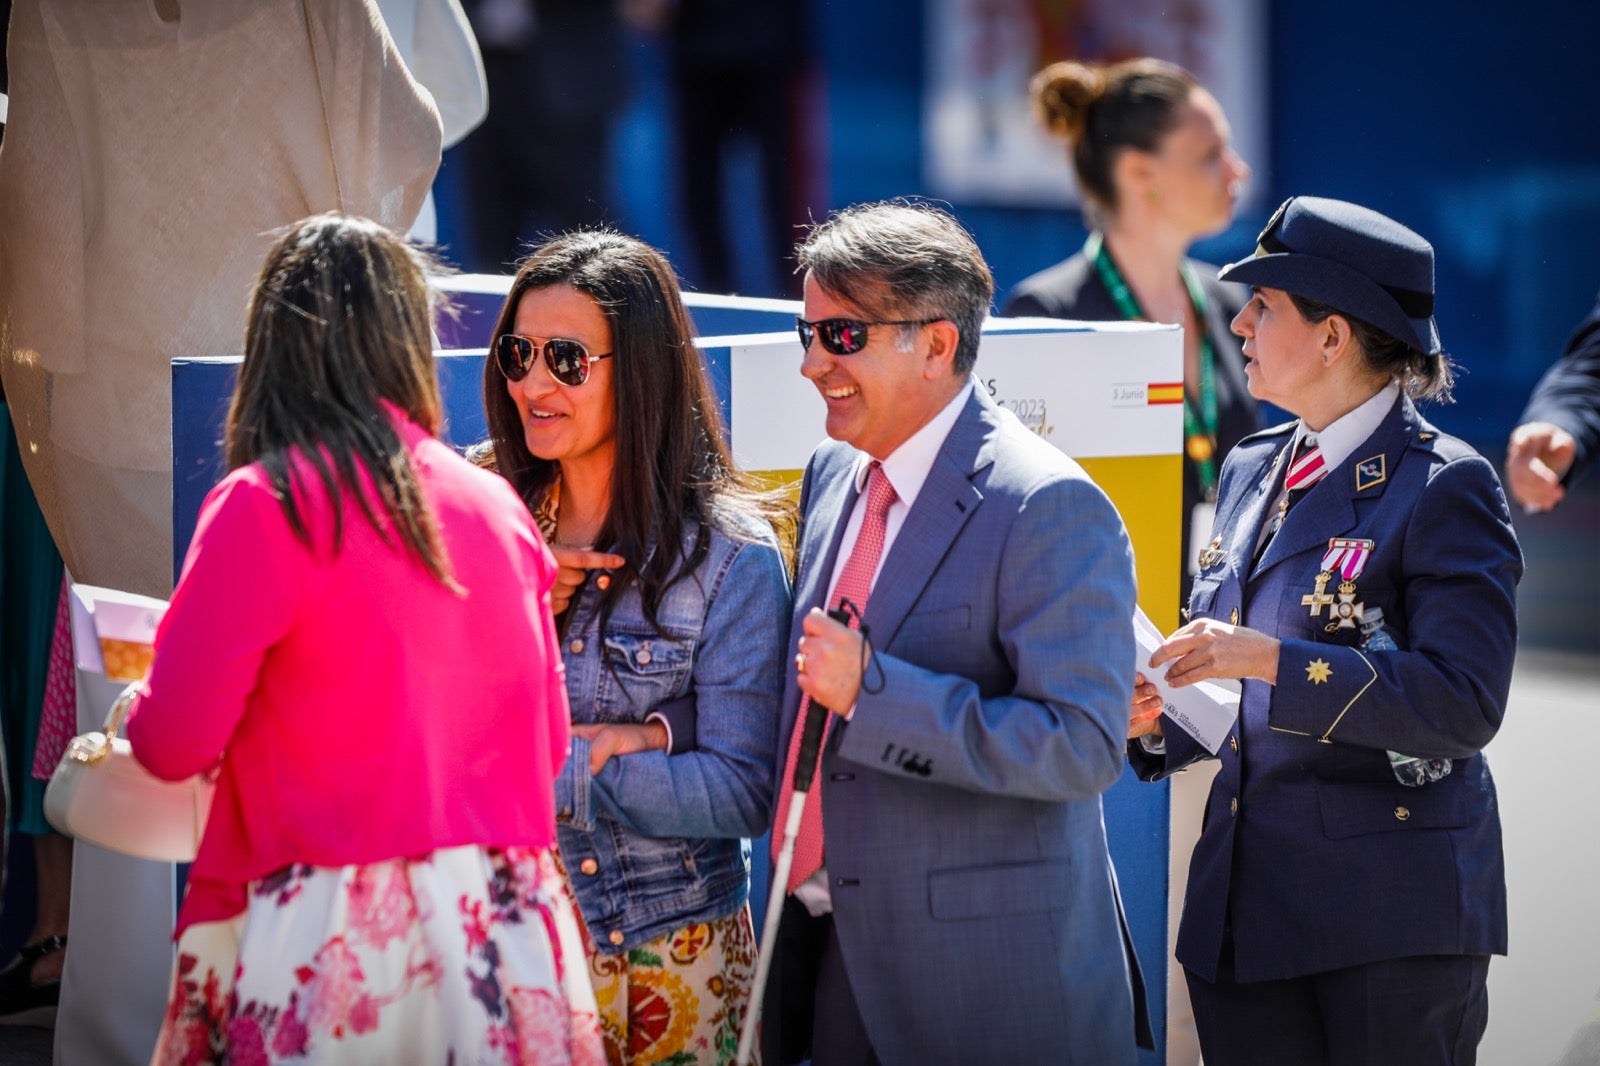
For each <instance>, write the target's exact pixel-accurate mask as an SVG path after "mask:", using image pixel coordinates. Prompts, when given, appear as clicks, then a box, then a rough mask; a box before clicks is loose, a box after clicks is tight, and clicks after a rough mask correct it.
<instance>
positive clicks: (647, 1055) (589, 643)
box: [484, 230, 790, 1063]
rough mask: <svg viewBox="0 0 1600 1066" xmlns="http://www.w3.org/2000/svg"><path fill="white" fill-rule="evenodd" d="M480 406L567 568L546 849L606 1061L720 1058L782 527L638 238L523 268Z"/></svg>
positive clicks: (781, 618) (651, 254)
mask: <svg viewBox="0 0 1600 1066" xmlns="http://www.w3.org/2000/svg"><path fill="white" fill-rule="evenodd" d="M484 404H485V407H486V409H487V414H488V422H489V433H490V438H491V441H492V444H493V449H494V455H495V460H496V463H497V465H498V468H499V469H500V472H501V473H502V474H504V475H505V476H506V477H507V478H508V479H509V480H510V481H511V483H512V485H513V486H515V487H516V489H517V491H518V492H519V493H520V494H521V496H522V498H523V500H524V501H526V502H527V504H528V506H529V507H530V508H531V509H532V510H533V512H534V515H535V518H536V519H537V520H538V523H539V525H540V528H541V530H542V531H543V532H544V534H545V537H546V539H547V540H548V541H549V542H550V544H551V547H552V549H553V551H554V552H555V555H556V560H557V562H558V563H559V565H560V574H559V576H558V578H557V583H556V588H555V591H554V594H553V596H552V607H553V609H554V611H555V613H556V615H557V620H558V624H559V626H560V631H561V640H562V655H563V660H564V663H565V666H566V672H567V677H566V680H567V692H568V695H569V698H570V702H571V704H572V717H573V720H574V723H576V724H575V725H574V729H573V734H574V735H573V743H572V756H571V758H570V759H569V760H568V762H567V764H566V767H565V768H564V769H563V771H562V773H561V775H560V776H559V777H558V778H557V780H556V809H557V833H558V839H559V844H560V852H561V857H562V860H563V862H564V864H565V868H566V872H567V875H568V880H569V883H570V884H571V887H572V891H573V893H574V895H575V896H576V898H577V901H578V905H579V908H580V910H581V912H582V916H583V919H584V923H585V925H586V933H587V936H586V948H587V949H588V956H589V961H590V973H591V977H592V979H593V982H594V985H595V992H596V999H597V1001H598V1002H599V1004H600V1012H601V1023H602V1027H603V1029H604V1033H605V1038H606V1044H607V1054H608V1056H609V1057H610V1059H611V1061H612V1062H614V1063H647V1062H660V1061H668V1060H670V1061H673V1062H725V1061H729V1060H731V1058H732V1056H733V1050H734V1048H735V1046H736V1045H737V1042H738V1031H739V1026H740V1023H741V1021H742V1019H743V1016H744V1011H745V1007H746V1004H747V1002H748V998H749V993H750V984H751V979H752V977H753V973H754V968H755V957H756V942H755V934H754V930H753V928H752V926H751V922H750V910H749V906H748V895H749V875H748V856H749V852H748V843H747V841H746V840H745V839H742V838H749V837H754V836H757V835H759V834H761V833H762V832H764V831H765V830H766V828H767V826H768V823H769V821H770V819H771V811H772V800H773V796H772V780H773V777H774V774H773V761H774V759H775V752H776V748H777V732H776V730H777V720H778V702H779V698H780V696H781V693H782V688H783V665H784V664H783V659H784V649H785V644H786V637H787V630H788V623H789V610H790V593H789V579H788V570H787V566H786V563H785V559H784V556H783V554H782V552H781V550H780V547H779V543H778V539H777V537H776V536H775V534H774V532H773V525H772V518H774V517H775V516H776V508H775V507H774V506H773V505H772V504H771V503H770V502H769V500H768V498H766V497H763V496H762V495H761V494H759V493H758V492H756V491H755V490H754V489H753V488H752V487H751V486H750V484H749V483H748V482H747V481H746V479H745V478H744V477H743V476H742V475H741V474H739V473H738V472H737V471H735V470H734V468H733V463H732V459H731V457H730V456H729V453H728V450H727V447H726V445H725V444H724V443H723V439H722V424H721V418H720V416H719V413H718V408H717V402H716V398H715V396H714V394H713V393H712V390H711V386H710V383H709V381H708V379H707V377H706V374H705V371H704V369H703V367H702V365H701V363H700V358H699V355H698V353H697V352H696V350H695V348H694V344H693V340H692V333H691V328H690V325H689V319H688V315H687V313H686V312H685V310H684V308H683V302H682V298H681V296H680V294H679V291H678V286H677V282H676V279H675V278H674V276H673V273H672V270H671V268H670V267H669V266H668V265H667V263H666V261H665V259H664V258H663V257H662V256H661V255H660V254H659V253H658V252H656V251H655V250H654V249H652V248H650V247H649V246H647V245H645V244H643V243H641V242H639V241H637V240H634V239H632V238H630V237H625V236H623V235H621V234H618V233H615V232H613V231H609V230H591V231H585V232H578V233H572V234H568V235H566V236H563V237H559V238H556V239H555V240H553V241H550V242H549V243H547V244H545V245H544V246H542V247H540V248H538V249H537V250H535V251H534V252H533V254H532V255H531V256H530V257H529V258H528V259H527V260H526V261H525V262H524V263H523V264H522V266H521V268H520V270H519V271H518V273H517V276H516V279H515V280H514V282H513V283H512V287H511V292H510V294H509V295H508V297H507V298H506V303H505V306H504V308H503V309H502V310H501V312H500V318H499V322H498V323H497V325H496V327H495V340H494V349H493V358H491V359H490V360H489V362H488V365H487V366H486V367H485V369H484ZM597 547H600V548H604V550H596V548H597ZM507 650H508V651H511V652H513V653H514V652H515V649H507Z"/></svg>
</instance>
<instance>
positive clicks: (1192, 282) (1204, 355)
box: [1083, 230, 1217, 500]
mask: <svg viewBox="0 0 1600 1066" xmlns="http://www.w3.org/2000/svg"><path fill="white" fill-rule="evenodd" d="M1083 254H1084V255H1086V256H1088V257H1089V260H1090V261H1091V262H1092V263H1094V269H1095V273H1097V274H1099V275H1100V281H1101V283H1103V284H1104V285H1105V287H1106V288H1107V289H1108V290H1109V291H1110V293H1111V300H1112V302H1113V303H1115V304H1116V305H1117V310H1118V311H1119V312H1121V314H1122V317H1123V318H1127V319H1141V320H1144V321H1149V320H1150V316H1149V315H1147V314H1145V313H1144V309H1143V308H1141V307H1140V306H1139V301H1138V299H1137V298H1136V297H1135V296H1134V295H1133V290H1132V289H1130V288H1128V283H1127V282H1126V281H1125V280H1123V277H1122V271H1120V270H1118V269H1117V264H1116V263H1115V262H1113V261H1112V259H1111V253H1110V252H1108V251H1106V242H1105V238H1104V237H1103V236H1102V235H1101V233H1100V231H1099V230H1095V231H1094V232H1092V233H1090V234H1089V239H1088V240H1086V241H1084V242H1083ZM1178 273H1179V275H1180V276H1181V277H1182V278H1183V286H1184V288H1186V289H1188V290H1189V302H1190V303H1192V304H1194V316H1195V319H1196V320H1197V321H1199V322H1200V324H1201V329H1200V410H1199V411H1198V412H1196V411H1195V409H1194V402H1193V401H1192V400H1190V399H1189V390H1188V389H1185V390H1184V391H1183V448H1184V451H1185V452H1186V453H1187V454H1188V456H1189V458H1190V460H1192V461H1193V462H1194V466H1195V470H1196V472H1198V473H1199V475H1200V498H1201V499H1205V500H1214V499H1216V498H1217V379H1216V353H1215V351H1214V350H1213V349H1212V347H1211V335H1210V333H1208V332H1207V331H1206V329H1205V322H1206V294H1205V290H1204V289H1202V288H1201V287H1200V279H1199V278H1197V277H1196V276H1195V273H1194V271H1193V270H1191V269H1190V268H1189V264H1188V263H1183V264H1181V265H1180V266H1179V267H1178Z"/></svg>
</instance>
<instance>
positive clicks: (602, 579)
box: [594, 574, 611, 592]
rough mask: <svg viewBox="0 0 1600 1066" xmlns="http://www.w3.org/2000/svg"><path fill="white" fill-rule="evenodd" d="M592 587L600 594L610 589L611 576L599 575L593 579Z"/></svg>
mask: <svg viewBox="0 0 1600 1066" xmlns="http://www.w3.org/2000/svg"><path fill="white" fill-rule="evenodd" d="M594 586H595V588H597V589H599V590H600V591H601V592H604V591H605V590H606V589H608V588H610V587H611V575H610V574H601V575H600V576H599V577H597V578H595V579H594Z"/></svg>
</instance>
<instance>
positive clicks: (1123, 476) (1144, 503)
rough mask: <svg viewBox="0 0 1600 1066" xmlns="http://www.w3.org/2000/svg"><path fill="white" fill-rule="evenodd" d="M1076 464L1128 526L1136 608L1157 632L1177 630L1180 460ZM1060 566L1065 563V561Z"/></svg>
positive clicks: (1165, 457) (1130, 459)
mask: <svg viewBox="0 0 1600 1066" xmlns="http://www.w3.org/2000/svg"><path fill="white" fill-rule="evenodd" d="M1078 464H1079V465H1080V466H1082V467H1083V469H1084V470H1086V471H1087V472H1088V474H1089V476H1090V477H1092V478H1094V481H1095V484H1097V485H1099V486H1100V488H1101V489H1102V490H1104V491H1105V494H1106V495H1107V496H1109V497H1111V502H1112V503H1113V504H1115V505H1116V508H1117V511H1118V512H1119V513H1120V514H1121V515H1122V522H1123V524H1124V525H1126V526H1127V527H1128V536H1129V538H1131V539H1132V541H1133V559H1134V568H1135V571H1136V572H1137V574H1138V578H1139V606H1141V607H1143V608H1144V613H1145V614H1147V615H1149V616H1150V620H1151V621H1152V622H1154V623H1155V624H1156V627H1157V628H1158V629H1160V630H1161V631H1162V632H1163V633H1171V632H1172V631H1173V630H1174V629H1177V628H1178V574H1179V570H1178V567H1179V565H1180V562H1181V560H1179V558H1178V554H1179V553H1180V552H1181V551H1182V550H1183V519H1182V514H1181V512H1182V510H1183V504H1182V501H1181V499H1180V497H1181V496H1182V480H1181V479H1182V477H1183V459H1182V458H1181V457H1180V456H1177V455H1135V456H1109V457H1101V458H1087V459H1079V460H1078ZM1196 550H1197V551H1198V550H1199V549H1198V548H1197V549H1196ZM1063 562H1064V563H1065V564H1067V565H1070V560H1066V559H1064V560H1063Z"/></svg>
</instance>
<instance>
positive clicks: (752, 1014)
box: [733, 604, 854, 1066]
mask: <svg viewBox="0 0 1600 1066" xmlns="http://www.w3.org/2000/svg"><path fill="white" fill-rule="evenodd" d="M851 606H852V607H853V606H854V605H853V604H852V605H851ZM828 616H829V617H830V618H832V619H833V620H834V621H835V622H839V623H842V624H844V625H849V624H850V615H849V612H847V611H846V610H844V609H843V607H842V606H841V607H836V608H834V609H833V610H831V611H829V612H828ZM831 713H832V712H830V711H829V710H828V709H827V708H826V707H824V706H823V705H822V704H820V703H818V702H817V701H816V700H812V701H810V702H809V703H807V704H806V722H805V727H804V728H803V729H801V731H800V750H799V752H798V753H797V754H796V755H795V760H794V788H793V790H792V794H791V795H790V797H789V817H788V819H787V821H786V822H785V824H784V827H783V837H782V841H783V843H782V845H781V846H780V847H779V848H778V861H777V864H776V865H775V867H774V868H773V871H772V885H771V887H770V888H769V889H768V891H767V917H766V921H764V922H762V923H761V954H760V955H759V957H758V958H757V960H756V976H755V984H754V985H753V986H752V987H751V989H750V1005H749V1006H748V1007H747V1008H745V1012H744V1025H742V1026H740V1028H739V1052H738V1054H737V1055H736V1056H735V1058H734V1060H733V1061H734V1063H735V1064H736V1066H749V1063H750V1053H751V1052H752V1051H753V1050H754V1049H755V1042H756V1025H757V1024H758V1023H759V1022H760V1021H761V1001H762V1000H763V999H764V998H765V996H766V990H767V975H768V974H769V973H771V971H772V953H773V950H774V949H775V948H776V947H777V942H778V921H779V919H780V917H781V916H782V914H783V897H784V896H785V895H787V894H788V893H787V892H785V889H786V888H787V887H788V884H789V870H790V868H791V867H793V866H794V842H795V840H796V838H798V837H799V835H800V820H801V818H803V817H804V816H805V811H806V795H807V794H808V793H809V792H810V791H811V782H812V779H813V778H814V777H815V776H816V773H817V757H818V754H819V751H820V749H821V748H822V731H823V729H824V727H826V726H827V724H828V715H829V714H831Z"/></svg>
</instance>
